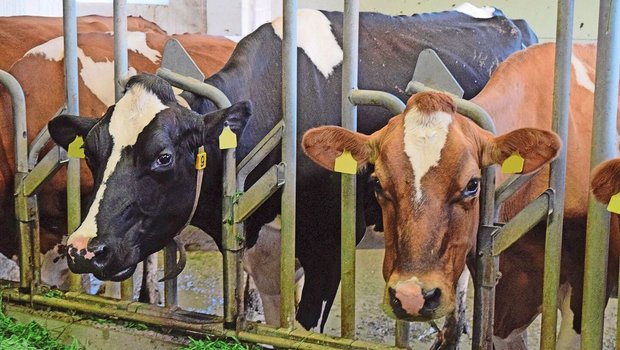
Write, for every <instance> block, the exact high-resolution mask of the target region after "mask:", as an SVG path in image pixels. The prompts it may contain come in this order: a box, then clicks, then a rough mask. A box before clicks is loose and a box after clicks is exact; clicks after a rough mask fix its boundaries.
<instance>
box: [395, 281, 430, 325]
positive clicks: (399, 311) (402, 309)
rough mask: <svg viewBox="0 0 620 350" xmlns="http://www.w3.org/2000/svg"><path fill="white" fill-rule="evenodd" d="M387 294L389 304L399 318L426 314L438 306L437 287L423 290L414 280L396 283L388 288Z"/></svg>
mask: <svg viewBox="0 0 620 350" xmlns="http://www.w3.org/2000/svg"><path fill="white" fill-rule="evenodd" d="M389 294H390V305H391V306H392V309H393V310H394V313H395V314H396V316H397V317H399V318H406V317H408V316H418V315H422V316H426V314H428V313H431V312H432V311H434V310H435V309H436V308H437V307H438V306H439V304H440V299H441V290H440V289H439V288H432V289H428V290H424V289H422V287H421V286H420V285H419V284H418V283H416V282H414V281H410V282H401V283H398V284H396V285H395V286H394V288H389Z"/></svg>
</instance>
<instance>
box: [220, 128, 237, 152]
mask: <svg viewBox="0 0 620 350" xmlns="http://www.w3.org/2000/svg"><path fill="white" fill-rule="evenodd" d="M235 147H237V135H236V134H235V133H234V132H233V131H232V130H230V127H229V126H227V127H225V128H224V130H222V133H221V134H220V149H229V148H235Z"/></svg>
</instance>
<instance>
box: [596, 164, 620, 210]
mask: <svg viewBox="0 0 620 350" xmlns="http://www.w3.org/2000/svg"><path fill="white" fill-rule="evenodd" d="M618 192H620V159H612V160H608V161H606V162H604V163H601V164H599V165H598V166H597V167H596V168H594V170H593V171H592V194H594V197H596V199H597V200H598V201H599V202H601V203H604V204H607V203H609V200H610V199H611V196H613V195H615V194H616V193H618Z"/></svg>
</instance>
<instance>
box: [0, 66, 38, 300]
mask: <svg viewBox="0 0 620 350" xmlns="http://www.w3.org/2000/svg"><path fill="white" fill-rule="evenodd" d="M0 84H2V85H4V87H5V88H6V89H7V91H8V92H9V94H10V95H11V104H12V112H13V125H14V128H15V140H14V146H15V171H16V173H15V217H16V219H17V223H18V233H19V272H20V275H19V286H20V289H21V290H22V291H24V292H26V291H28V290H29V289H30V287H31V284H32V282H33V279H34V278H33V276H32V273H33V268H32V266H31V264H32V255H33V252H35V250H34V247H33V240H32V236H31V234H32V228H33V227H32V226H31V225H32V223H33V222H35V221H36V201H34V202H33V201H31V198H27V197H26V196H25V195H24V194H23V191H22V188H21V187H22V186H21V184H22V181H23V179H24V178H25V177H26V176H27V175H28V133H27V127H26V124H27V122H26V98H25V97H24V91H23V90H22V88H21V86H20V85H19V82H18V81H17V80H16V79H15V78H14V77H13V76H12V75H10V74H9V73H7V72H5V71H2V70H0ZM33 206H34V207H33ZM33 209H34V210H33Z"/></svg>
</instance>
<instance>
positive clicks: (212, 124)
mask: <svg viewBox="0 0 620 350" xmlns="http://www.w3.org/2000/svg"><path fill="white" fill-rule="evenodd" d="M251 116H252V103H251V102H250V101H241V102H237V103H235V104H233V105H232V106H230V107H228V108H224V109H220V110H218V111H215V112H211V113H208V114H206V115H205V116H204V121H205V127H206V130H207V134H208V135H209V137H213V136H219V134H220V133H221V132H222V129H223V128H224V127H225V126H228V127H230V129H231V130H232V131H233V132H234V133H235V134H237V135H241V133H242V132H243V129H245V126H246V124H247V123H248V119H250V117H251Z"/></svg>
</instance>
